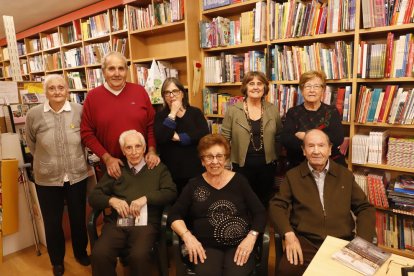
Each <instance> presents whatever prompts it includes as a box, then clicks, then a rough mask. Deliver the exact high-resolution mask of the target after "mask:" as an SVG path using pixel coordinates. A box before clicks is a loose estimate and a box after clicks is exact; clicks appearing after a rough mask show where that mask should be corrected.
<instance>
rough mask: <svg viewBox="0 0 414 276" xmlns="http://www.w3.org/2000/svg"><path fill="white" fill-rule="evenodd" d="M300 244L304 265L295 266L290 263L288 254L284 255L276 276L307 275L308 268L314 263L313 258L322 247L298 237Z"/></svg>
mask: <svg viewBox="0 0 414 276" xmlns="http://www.w3.org/2000/svg"><path fill="white" fill-rule="evenodd" d="M297 237H298V239H299V242H300V247H301V248H302V253H303V265H300V264H298V265H294V264H291V263H289V261H288V260H287V257H286V254H283V257H282V259H281V260H280V263H279V269H278V270H277V272H276V276H278V275H280V276H301V275H303V273H305V270H306V268H308V265H309V264H310V262H311V261H312V259H313V257H314V256H315V255H316V252H318V249H319V247H320V245H319V246H318V245H315V244H313V243H311V242H310V241H308V240H307V239H305V238H304V237H301V236H297Z"/></svg>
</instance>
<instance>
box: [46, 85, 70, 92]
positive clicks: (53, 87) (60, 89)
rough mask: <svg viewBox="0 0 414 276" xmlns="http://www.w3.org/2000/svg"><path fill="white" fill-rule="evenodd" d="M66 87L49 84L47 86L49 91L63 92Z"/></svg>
mask: <svg viewBox="0 0 414 276" xmlns="http://www.w3.org/2000/svg"><path fill="white" fill-rule="evenodd" d="M65 89H66V87H65V86H63V85H59V86H49V87H48V88H47V91H49V92H56V91H59V92H63V91H65Z"/></svg>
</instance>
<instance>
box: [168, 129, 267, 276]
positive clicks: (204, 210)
mask: <svg viewBox="0 0 414 276" xmlns="http://www.w3.org/2000/svg"><path fill="white" fill-rule="evenodd" d="M198 152H199V155H200V158H201V162H202V164H203V166H204V167H205V169H206V172H204V173H203V174H202V175H200V176H198V177H195V178H193V179H191V180H190V181H189V183H188V184H187V186H186V187H185V188H184V190H183V192H182V193H181V195H180V197H179V198H178V200H177V201H176V203H175V204H174V205H173V206H172V207H171V209H170V212H169V214H168V222H169V223H170V224H171V228H172V229H173V230H174V232H175V233H177V235H179V236H180V237H181V239H182V240H183V241H184V244H185V246H186V248H187V251H188V255H189V256H188V257H189V260H190V262H193V263H194V265H195V272H196V275H206V276H207V275H208V276H210V275H238V276H241V275H250V273H251V272H252V270H253V269H254V256H253V255H254V254H251V253H252V251H253V247H254V245H255V243H256V239H257V237H258V234H259V233H260V232H263V230H264V227H265V224H266V211H265V208H264V206H263V205H262V204H261V202H260V200H259V199H258V198H257V196H256V194H255V193H254V192H253V191H252V189H251V187H250V185H249V183H248V181H247V179H246V178H245V177H244V176H243V175H241V174H239V173H237V172H232V171H230V170H228V169H226V163H227V162H228V159H229V156H230V145H229V143H228V141H227V140H226V138H224V137H223V136H222V135H220V134H209V135H206V136H204V137H203V138H202V139H201V140H200V143H199V145H198Z"/></svg>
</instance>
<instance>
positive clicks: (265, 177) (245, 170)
mask: <svg viewBox="0 0 414 276" xmlns="http://www.w3.org/2000/svg"><path fill="white" fill-rule="evenodd" d="M233 171H235V172H238V173H241V174H243V175H244V176H245V177H246V178H247V180H249V183H250V186H251V187H252V189H253V191H254V192H255V193H256V195H257V197H258V198H259V199H260V201H261V202H262V203H263V205H264V206H265V207H266V209H267V207H268V204H269V200H270V199H271V198H272V197H273V194H274V190H273V186H274V183H275V172H276V163H275V162H270V163H269V164H258V163H255V162H248V160H247V159H246V164H245V165H244V167H240V166H239V165H238V164H236V163H233Z"/></svg>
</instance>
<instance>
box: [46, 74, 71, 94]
mask: <svg viewBox="0 0 414 276" xmlns="http://www.w3.org/2000/svg"><path fill="white" fill-rule="evenodd" d="M54 80H61V81H62V83H63V84H64V85H65V88H66V89H67V88H68V84H67V82H66V80H65V78H64V77H63V75H58V74H51V75H47V76H46V78H45V81H44V82H43V89H44V92H46V91H47V88H48V85H49V83H50V82H52V81H54Z"/></svg>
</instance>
